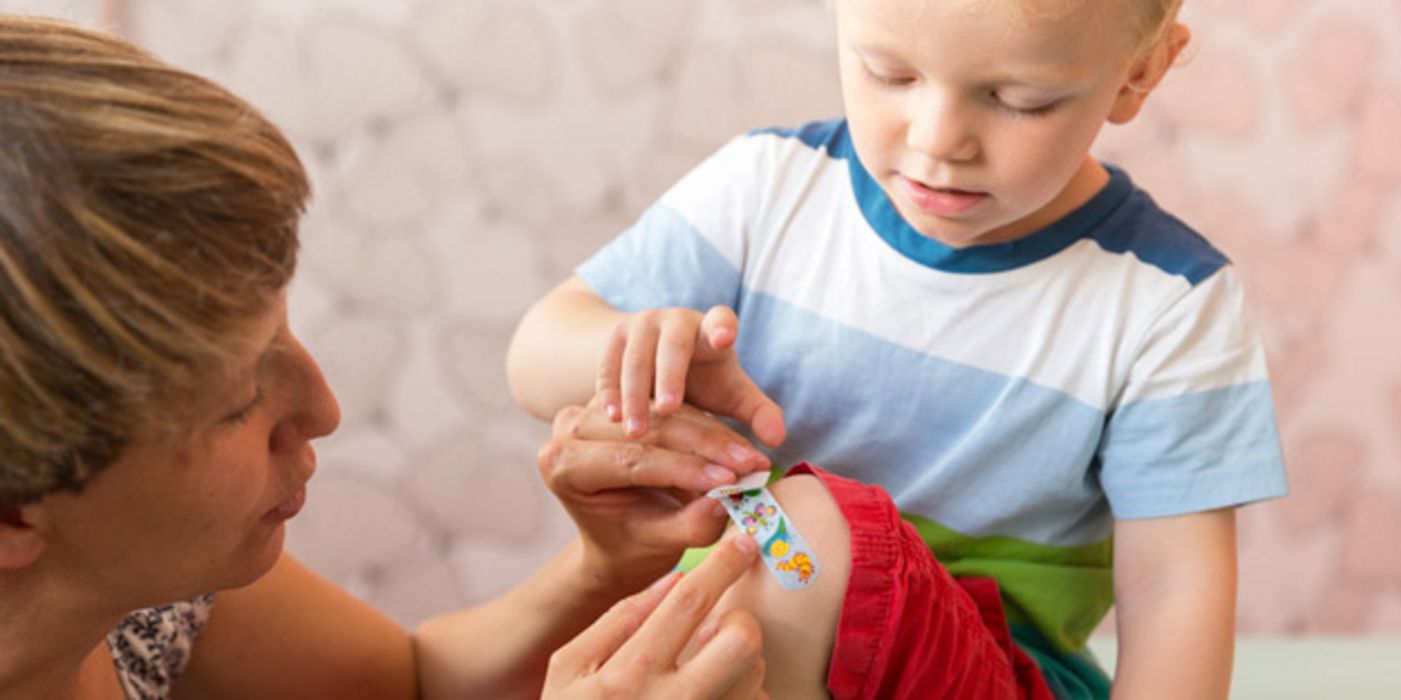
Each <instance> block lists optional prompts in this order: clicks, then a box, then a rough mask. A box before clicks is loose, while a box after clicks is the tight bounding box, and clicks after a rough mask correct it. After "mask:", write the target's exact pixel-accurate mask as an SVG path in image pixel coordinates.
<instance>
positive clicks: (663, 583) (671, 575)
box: [647, 571, 681, 593]
mask: <svg viewBox="0 0 1401 700" xmlns="http://www.w3.org/2000/svg"><path fill="white" fill-rule="evenodd" d="M680 575H681V572H680V571H669V572H667V575H665V576H663V577H661V578H659V579H657V580H655V581H653V582H652V585H650V586H648V587H647V590H648V591H650V592H653V593H655V592H656V591H660V590H661V589H663V588H666V587H667V586H668V585H670V584H671V581H672V579H675V578H677V577H678V576H680Z"/></svg>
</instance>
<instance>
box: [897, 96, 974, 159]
mask: <svg viewBox="0 0 1401 700" xmlns="http://www.w3.org/2000/svg"><path fill="white" fill-rule="evenodd" d="M971 127H972V124H971V123H970V121H969V120H968V119H967V118H966V116H965V115H963V114H962V113H961V112H960V110H959V108H958V105H956V104H954V103H953V102H952V101H951V100H947V99H942V100H931V101H927V102H924V103H923V104H922V105H921V106H920V107H918V108H917V111H916V113H915V114H912V115H910V117H909V120H908V125H907V126H906V130H905V144H906V146H908V147H909V148H910V149H912V150H914V151H918V152H919V153H922V154H924V155H926V156H928V157H930V158H932V159H934V160H939V161H949V162H966V161H970V160H973V159H974V158H977V157H978V140H977V138H976V137H975V135H974V133H973V129H972V128H971Z"/></svg>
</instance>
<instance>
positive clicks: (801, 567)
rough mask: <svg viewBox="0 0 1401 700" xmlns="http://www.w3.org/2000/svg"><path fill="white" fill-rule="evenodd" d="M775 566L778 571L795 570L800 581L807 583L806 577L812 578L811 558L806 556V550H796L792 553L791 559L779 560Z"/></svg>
mask: <svg viewBox="0 0 1401 700" xmlns="http://www.w3.org/2000/svg"><path fill="white" fill-rule="evenodd" d="M776 566H777V567H778V570H779V571H793V572H796V573H797V574H798V581H799V582H800V583H807V582H808V579H810V578H812V572H813V570H814V567H813V565H812V558H811V557H809V556H808V553H807V552H798V553H797V554H794V555H793V558H792V559H788V560H786V561H781V562H779V563H778V564H777V565H776Z"/></svg>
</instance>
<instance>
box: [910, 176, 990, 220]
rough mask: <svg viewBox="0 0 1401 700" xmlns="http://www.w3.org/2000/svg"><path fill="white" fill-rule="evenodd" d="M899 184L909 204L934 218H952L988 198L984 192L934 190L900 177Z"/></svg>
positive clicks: (949, 189)
mask: <svg viewBox="0 0 1401 700" xmlns="http://www.w3.org/2000/svg"><path fill="white" fill-rule="evenodd" d="M899 178H900V183H901V185H902V186H903V188H904V190H905V196H906V197H908V198H909V200H910V203H911V204H914V205H915V207H917V208H918V209H919V210H920V211H922V212H925V213H927V214H933V215H934V216H944V217H954V216H958V215H959V214H963V213H965V212H967V211H968V210H969V209H972V208H973V207H976V206H978V205H979V204H982V203H983V202H984V201H985V200H987V198H988V194H987V193H986V192H969V191H967V190H959V189H953V188H942V187H940V188H934V187H929V186H927V185H925V184H924V183H922V182H920V181H918V180H912V179H910V178H908V177H905V176H904V175H900V176H899Z"/></svg>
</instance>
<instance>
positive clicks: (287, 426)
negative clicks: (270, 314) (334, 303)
mask: <svg viewBox="0 0 1401 700" xmlns="http://www.w3.org/2000/svg"><path fill="white" fill-rule="evenodd" d="M285 343H286V344H285V346H284V348H283V352H284V353H285V355H284V357H283V360H284V361H285V362H286V363H287V364H286V370H287V371H286V374H285V381H286V382H287V386H286V390H287V392H288V395H287V396H288V398H287V414H286V415H285V416H284V417H283V419H282V421H281V425H279V426H278V427H277V428H276V429H275V430H274V432H273V436H272V440H273V442H274V445H273V448H274V449H276V448H278V447H279V446H284V447H297V446H299V445H300V444H301V443H302V442H305V441H307V440H312V439H315V438H319V437H322V436H325V435H329V434H330V433H332V432H333V431H335V429H336V426H338V425H340V420H341V410H340V404H339V403H337V401H336V396H335V394H333V393H332V392H331V387H330V385H328V384H327V383H326V377H325V375H323V374H322V373H321V367H320V366H318V365H317V364H316V360H315V358H313V357H312V356H311V353H309V352H308V351H307V349H306V347H304V346H303V345H302V344H301V342H300V341H298V340H297V339H296V338H295V337H292V336H291V334H290V333H289V334H288V336H287V338H286V339H285Z"/></svg>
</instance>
